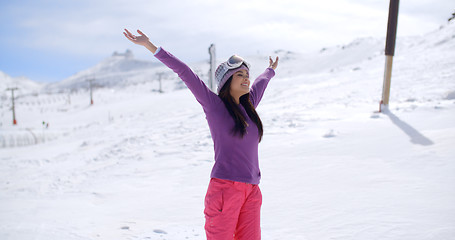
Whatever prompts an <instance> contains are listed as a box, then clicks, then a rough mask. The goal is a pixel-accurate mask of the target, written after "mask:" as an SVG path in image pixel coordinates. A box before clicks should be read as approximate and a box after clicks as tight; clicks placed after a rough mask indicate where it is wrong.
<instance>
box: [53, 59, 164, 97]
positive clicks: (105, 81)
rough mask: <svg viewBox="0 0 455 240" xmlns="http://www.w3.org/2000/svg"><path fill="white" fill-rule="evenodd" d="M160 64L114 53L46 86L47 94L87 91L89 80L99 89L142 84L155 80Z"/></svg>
mask: <svg viewBox="0 0 455 240" xmlns="http://www.w3.org/2000/svg"><path fill="white" fill-rule="evenodd" d="M160 66H161V65H160V64H158V63H156V62H155V63H154V62H151V61H143V60H137V59H135V58H134V56H133V53H132V52H131V51H130V50H127V51H126V52H125V53H117V52H114V53H113V54H112V56H111V57H108V58H106V59H105V60H103V61H101V62H100V63H99V64H97V65H95V66H93V67H91V68H89V69H86V70H83V71H81V72H79V73H77V74H75V75H73V76H71V77H69V78H67V79H64V80H63V81H60V82H57V83H51V84H48V85H47V86H46V87H45V90H46V91H47V92H69V91H75V90H78V89H87V88H88V85H89V84H88V82H87V80H89V79H94V80H95V81H94V84H95V85H96V86H97V87H98V88H99V87H101V88H103V87H104V88H106V87H107V88H112V87H119V88H120V87H125V86H128V85H134V84H139V83H144V82H146V81H150V80H151V79H153V78H155V77H156V76H154V74H156V69H157V68H160Z"/></svg>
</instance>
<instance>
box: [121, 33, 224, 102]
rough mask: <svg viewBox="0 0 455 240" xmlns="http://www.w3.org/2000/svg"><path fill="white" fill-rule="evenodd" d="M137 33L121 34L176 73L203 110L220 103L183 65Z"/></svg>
mask: <svg viewBox="0 0 455 240" xmlns="http://www.w3.org/2000/svg"><path fill="white" fill-rule="evenodd" d="M137 32H138V33H139V34H140V36H135V35H133V34H132V33H130V32H129V31H128V30H127V29H125V32H124V33H123V34H124V35H125V37H126V38H128V39H129V40H130V41H131V42H133V43H135V44H138V45H141V46H144V47H146V48H147V49H148V50H150V51H151V52H152V53H153V54H155V57H156V58H158V60H160V61H161V62H162V63H164V65H166V66H168V67H169V68H170V69H172V70H173V71H174V72H175V73H177V74H178V75H179V77H180V78H181V79H182V80H183V82H184V83H185V84H186V86H187V87H188V88H189V89H190V91H191V92H192V93H193V95H194V96H195V97H196V100H197V101H198V102H199V103H200V104H201V105H202V107H203V108H204V110H206V111H207V110H210V109H211V107H213V106H214V104H213V103H214V102H216V101H221V100H220V99H219V98H218V96H217V95H216V94H215V93H213V92H212V91H211V90H210V89H209V88H208V87H207V86H206V85H205V83H204V82H203V81H202V80H201V79H200V78H199V77H198V76H197V75H196V74H195V73H194V72H193V71H192V70H191V69H190V68H189V67H188V66H187V65H186V64H185V63H183V62H182V61H180V60H179V59H178V58H176V57H175V56H174V55H172V54H170V53H169V52H167V51H165V50H164V49H162V48H159V51H157V50H158V48H157V47H156V46H155V45H153V43H151V42H150V40H149V38H148V37H147V36H146V35H145V34H144V33H142V32H141V31H140V30H137Z"/></svg>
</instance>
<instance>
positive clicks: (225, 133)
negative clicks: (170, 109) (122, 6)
mask: <svg viewBox="0 0 455 240" xmlns="http://www.w3.org/2000/svg"><path fill="white" fill-rule="evenodd" d="M137 32H138V33H139V35H138V36H136V35H133V34H132V33H130V32H129V31H128V30H126V29H125V32H124V33H123V34H124V35H125V36H126V38H128V39H129V40H130V41H132V42H133V43H135V44H139V45H142V46H144V47H146V48H147V49H148V50H150V51H151V52H152V53H153V54H154V55H155V57H156V58H158V59H159V60H160V61H161V62H163V63H164V64H165V65H166V66H168V67H169V68H171V69H172V70H173V71H174V72H176V73H177V74H178V75H179V77H180V78H181V79H182V80H183V81H184V82H185V84H186V85H187V86H188V88H189V89H190V91H191V92H192V93H193V94H194V96H195V97H196V100H197V101H198V102H199V103H200V104H201V105H202V108H203V110H204V112H205V115H206V118H207V122H208V124H209V127H210V133H211V135H212V139H213V142H214V148H215V164H214V166H213V169H212V173H211V179H210V183H209V187H208V190H207V195H206V197H205V209H204V214H205V218H206V222H205V230H206V234H207V239H209V240H220V239H228V240H232V239H247V240H255V239H261V228H260V209H261V204H262V195H261V191H260V190H259V186H258V184H259V180H260V178H261V173H260V170H259V164H258V144H259V142H260V141H261V139H262V134H263V129H262V122H261V119H260V118H259V116H258V114H257V112H256V110H255V108H256V107H257V106H258V104H259V102H260V101H261V98H262V95H263V93H264V91H265V89H266V87H267V84H268V82H269V81H270V79H271V78H272V77H273V76H274V75H275V69H276V67H277V65H278V57H277V58H276V60H275V61H273V60H272V58H270V59H269V60H270V66H269V68H267V69H266V70H265V72H264V73H262V74H261V75H260V76H259V77H258V78H257V79H256V80H255V81H254V84H253V85H252V87H251V90H250V88H249V86H250V80H249V64H248V63H246V62H245V61H244V60H243V59H242V58H241V57H239V56H236V55H234V56H232V57H231V58H229V60H228V61H226V62H223V63H221V64H220V65H219V66H218V68H217V70H216V72H215V78H216V80H217V82H218V89H217V93H218V95H216V94H215V93H213V92H212V91H211V90H210V89H209V88H207V86H206V85H205V84H204V82H203V81H202V80H201V79H199V77H198V76H197V75H196V74H194V72H193V71H191V69H190V68H189V67H188V66H187V65H186V64H185V63H183V62H181V61H180V60H179V59H177V58H176V57H174V56H173V55H172V54H170V53H169V52H167V51H166V50H164V49H163V48H161V47H160V48H157V47H156V46H155V45H153V44H152V43H151V42H150V41H149V38H148V37H147V36H146V35H145V34H144V33H142V32H141V31H139V30H137Z"/></svg>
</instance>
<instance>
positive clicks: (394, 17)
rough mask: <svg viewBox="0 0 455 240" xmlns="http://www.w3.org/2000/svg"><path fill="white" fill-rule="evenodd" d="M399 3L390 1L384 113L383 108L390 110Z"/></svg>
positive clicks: (381, 107) (395, 0) (383, 89)
mask: <svg viewBox="0 0 455 240" xmlns="http://www.w3.org/2000/svg"><path fill="white" fill-rule="evenodd" d="M399 2H400V1H399V0H390V5H389V20H388V24H387V38H386V45H385V55H386V61H385V70H384V84H383V88H382V100H381V106H380V109H379V111H382V109H383V108H388V105H389V98H390V85H391V79H392V64H393V55H394V54H395V41H396V36H397V23H398V6H399Z"/></svg>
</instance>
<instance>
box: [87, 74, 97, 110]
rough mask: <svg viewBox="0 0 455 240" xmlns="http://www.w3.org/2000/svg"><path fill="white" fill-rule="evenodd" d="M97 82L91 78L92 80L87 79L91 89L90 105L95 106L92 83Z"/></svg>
mask: <svg viewBox="0 0 455 240" xmlns="http://www.w3.org/2000/svg"><path fill="white" fill-rule="evenodd" d="M93 81H95V79H94V78H91V79H87V82H89V88H90V105H93V90H92V88H93V86H92V82H93Z"/></svg>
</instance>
